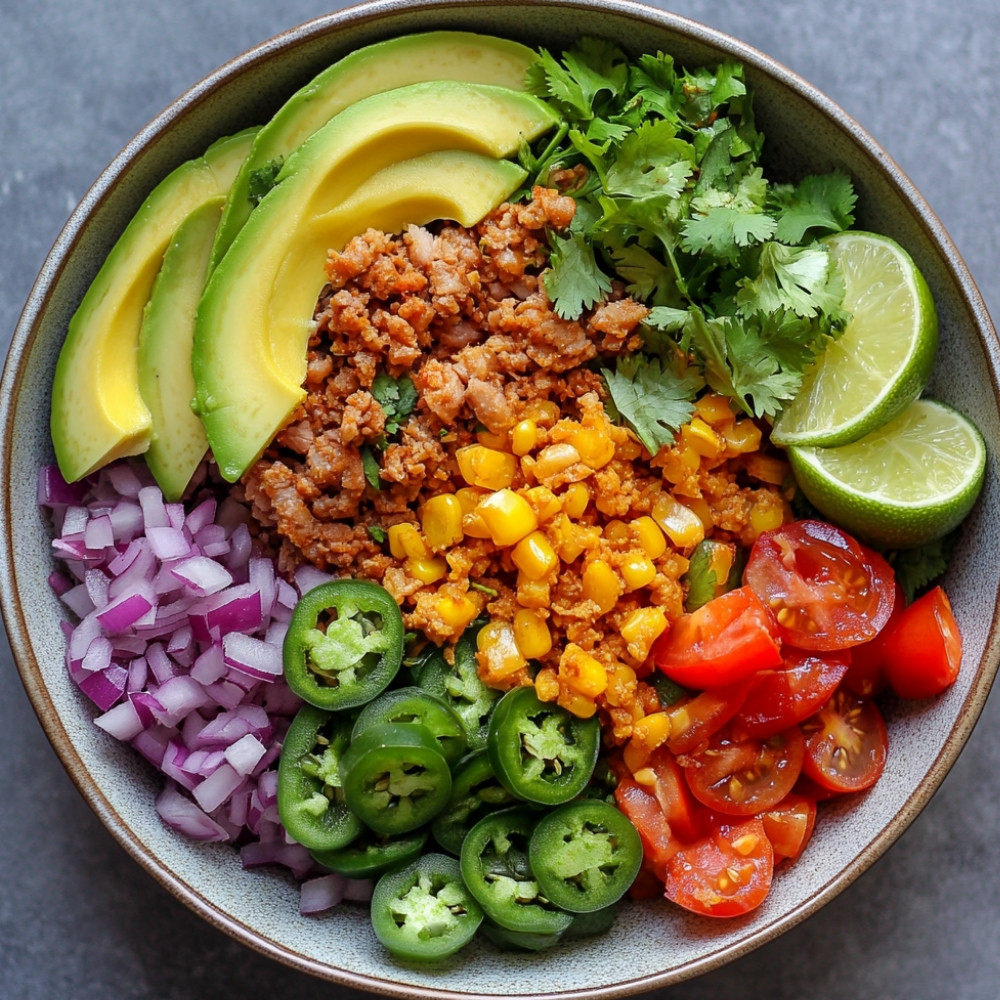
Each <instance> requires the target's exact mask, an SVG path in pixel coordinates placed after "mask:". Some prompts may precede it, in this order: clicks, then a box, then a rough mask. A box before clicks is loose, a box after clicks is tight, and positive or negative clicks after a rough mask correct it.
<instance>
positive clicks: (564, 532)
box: [549, 514, 601, 563]
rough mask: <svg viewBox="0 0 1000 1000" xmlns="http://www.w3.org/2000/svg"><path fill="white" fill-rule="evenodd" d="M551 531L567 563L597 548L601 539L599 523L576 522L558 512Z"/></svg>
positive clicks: (563, 559) (553, 539)
mask: <svg viewBox="0 0 1000 1000" xmlns="http://www.w3.org/2000/svg"><path fill="white" fill-rule="evenodd" d="M549 533H550V537H551V539H552V543H553V545H554V546H555V549H556V552H558V554H559V558H560V559H562V561H563V562H567V563H571V562H573V560H575V559H578V558H579V557H580V556H581V555H583V553H584V552H587V551H588V550H590V549H592V548H595V547H596V545H597V543H598V542H599V541H600V540H601V529H600V528H598V527H597V525H591V524H576V523H575V522H573V521H571V520H570V519H569V518H568V517H567V516H566V515H565V514H557V515H556V516H555V517H554V518H553V519H552V523H551V526H550V528H549Z"/></svg>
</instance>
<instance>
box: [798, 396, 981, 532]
mask: <svg viewBox="0 0 1000 1000" xmlns="http://www.w3.org/2000/svg"><path fill="white" fill-rule="evenodd" d="M788 455H789V459H790V461H791V465H792V471H793V472H794V473H795V478H796V479H797V480H798V483H799V486H800V487H801V488H802V492H803V493H804V494H805V495H806V497H807V498H808V499H809V501H810V502H811V503H812V504H813V506H815V507H816V509H817V510H819V511H820V513H822V514H823V515H825V516H826V517H828V518H830V520H831V521H833V522H835V523H836V524H838V525H840V527H842V528H843V529H844V530H845V531H848V532H850V533H851V534H854V535H855V536H856V537H858V538H860V539H861V540H862V541H866V542H868V543H869V544H872V545H875V546H877V547H878V548H909V547H912V546H915V545H922V544H924V543H925V542H930V541H933V540H934V539H936V538H940V537H942V536H943V535H946V534H947V533H948V532H949V531H951V530H952V528H955V527H957V525H958V524H959V523H960V522H961V521H962V519H963V518H964V517H965V515H966V514H968V513H969V510H970V509H971V507H972V505H973V504H974V503H975V501H976V497H977V496H978V495H979V491H980V489H981V488H982V485H983V476H984V472H985V468H986V448H985V446H984V444H983V439H982V437H981V436H980V434H979V431H977V430H976V428H975V427H974V426H973V425H972V424H971V423H970V422H969V421H968V420H967V419H966V418H965V417H963V416H962V414H960V413H959V412H958V411H957V410H953V409H952V408H951V407H950V406H946V405H945V404H944V403H939V402H936V401H934V400H930V399H918V400H917V401H916V402H914V403H911V404H910V406H908V407H907V408H906V409H905V410H904V411H903V412H902V413H901V414H900V415H899V416H898V417H895V418H894V419H893V420H891V421H890V422H889V423H888V424H886V425H885V426H883V427H880V428H878V429H877V430H874V431H872V432H871V433H870V434H867V435H865V437H863V438H861V439H860V440H859V441H855V442H853V443H851V444H846V445H841V446H840V447H839V448H790V449H789V450H788Z"/></svg>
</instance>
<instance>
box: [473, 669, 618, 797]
mask: <svg viewBox="0 0 1000 1000" xmlns="http://www.w3.org/2000/svg"><path fill="white" fill-rule="evenodd" d="M600 742H601V724H600V722H599V721H598V719H597V717H596V716H594V717H592V718H589V719H580V718H578V717H577V716H575V715H573V714H572V713H570V712H568V711H567V710H566V709H565V708H563V707H562V706H561V705H557V704H555V703H551V702H543V701H540V700H539V698H538V696H537V695H536V694H535V690H534V688H532V687H518V688H513V689H512V690H510V691H508V692H507V693H506V694H505V695H504V696H503V697H502V698H501V699H500V701H499V702H497V706H496V708H495V709H494V710H493V714H492V716H491V717H490V728H489V737H488V739H487V744H486V747H487V751H488V752H489V755H490V763H491V764H492V765H493V770H494V772H495V773H496V776H497V777H498V778H499V779H500V781H501V782H502V783H503V785H504V787H505V788H507V790H508V791H510V792H511V794H512V795H516V796H517V797H518V798H522V799H527V800H528V801H529V802H537V803H540V804H541V805H547V806H552V805H560V804H562V803H563V802H568V801H569V800H570V799H572V798H575V797H576V796H577V795H579V794H580V793H581V792H582V791H583V790H584V789H585V788H586V787H587V782H589V781H590V777H591V775H592V774H593V773H594V767H595V765H596V764H597V753H598V751H599V750H600Z"/></svg>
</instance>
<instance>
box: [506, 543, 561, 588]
mask: <svg viewBox="0 0 1000 1000" xmlns="http://www.w3.org/2000/svg"><path fill="white" fill-rule="evenodd" d="M510 557H511V559H512V560H513V562H514V565H515V566H516V567H517V568H518V569H519V570H520V571H521V572H522V573H523V574H524V575H525V576H526V577H527V578H528V579H529V580H544V579H545V577H547V576H548V575H549V573H551V572H552V570H554V569H555V568H556V566H557V565H558V564H559V557H558V556H557V555H556V552H555V549H553V548H552V543H551V542H550V541H549V540H548V538H546V537H545V535H544V533H543V532H541V531H533V532H531V534H530V535H525V536H524V538H522V539H521V540H520V541H519V542H518V543H517V544H516V545H515V546H514V548H513V549H512V550H511V553H510Z"/></svg>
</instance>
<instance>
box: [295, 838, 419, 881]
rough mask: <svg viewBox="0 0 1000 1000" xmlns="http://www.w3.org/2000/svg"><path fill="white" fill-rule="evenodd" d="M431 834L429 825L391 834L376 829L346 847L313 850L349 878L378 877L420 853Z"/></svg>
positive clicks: (315, 857) (326, 864)
mask: <svg viewBox="0 0 1000 1000" xmlns="http://www.w3.org/2000/svg"><path fill="white" fill-rule="evenodd" d="M429 837H430V831H429V830H427V829H426V828H423V829H417V830H412V831H411V832H410V833H401V834H399V835H398V836H395V837H387V836H384V835H383V834H379V833H375V831H374V830H362V831H361V835H360V836H359V837H357V838H355V839H354V840H352V841H351V842H350V843H349V844H348V845H347V846H346V847H340V848H337V849H336V850H332V851H311V852H310V853H311V854H312V856H313V860H314V861H316V863H317V864H320V865H322V866H323V867H324V868H329V869H330V871H332V872H337V873H338V874H340V875H343V876H345V877H346V878H374V877H376V876H378V875H381V874H382V873H383V872H386V871H388V870H389V869H390V868H398V867H399V866H400V865H406V864H409V863H410V862H411V861H415V860H416V859H417V858H418V857H420V854H421V852H422V851H423V849H424V845H425V844H426V843H427V839H428V838H429Z"/></svg>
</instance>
